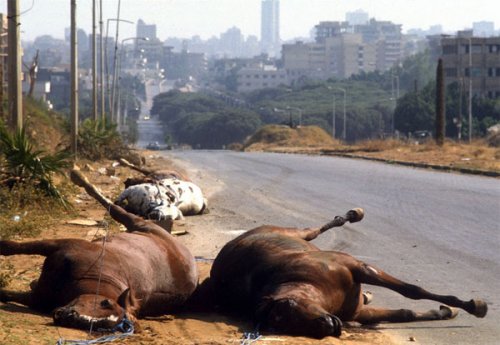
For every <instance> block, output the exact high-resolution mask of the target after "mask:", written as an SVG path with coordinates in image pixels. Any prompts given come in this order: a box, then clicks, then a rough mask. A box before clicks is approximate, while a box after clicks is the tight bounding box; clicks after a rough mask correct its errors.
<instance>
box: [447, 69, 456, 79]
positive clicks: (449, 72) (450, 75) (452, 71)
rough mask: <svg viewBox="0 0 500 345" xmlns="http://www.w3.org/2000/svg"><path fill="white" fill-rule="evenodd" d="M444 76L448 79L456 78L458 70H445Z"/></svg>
mask: <svg viewBox="0 0 500 345" xmlns="http://www.w3.org/2000/svg"><path fill="white" fill-rule="evenodd" d="M444 74H445V76H447V77H456V76H457V69H456V68H445V69H444Z"/></svg>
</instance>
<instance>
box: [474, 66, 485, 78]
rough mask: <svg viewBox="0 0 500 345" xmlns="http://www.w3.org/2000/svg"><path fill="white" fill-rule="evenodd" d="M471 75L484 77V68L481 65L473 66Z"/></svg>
mask: <svg viewBox="0 0 500 345" xmlns="http://www.w3.org/2000/svg"><path fill="white" fill-rule="evenodd" d="M471 75H472V77H473V78H474V77H482V76H483V70H482V68H481V67H472V69H471Z"/></svg>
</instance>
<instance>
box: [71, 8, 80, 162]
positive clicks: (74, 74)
mask: <svg viewBox="0 0 500 345" xmlns="http://www.w3.org/2000/svg"><path fill="white" fill-rule="evenodd" d="M77 137H78V50H77V40H76V0H71V152H72V153H73V154H74V155H75V157H76V153H77V142H78V141H77Z"/></svg>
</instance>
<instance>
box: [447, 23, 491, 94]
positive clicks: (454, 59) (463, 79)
mask: <svg viewBox="0 0 500 345" xmlns="http://www.w3.org/2000/svg"><path fill="white" fill-rule="evenodd" d="M441 49H442V59H443V67H444V72H445V80H446V83H447V84H450V83H454V82H458V83H459V84H461V85H464V87H466V89H468V87H469V81H472V94H473V95H479V96H483V97H488V98H500V37H499V36H497V37H475V36H473V34H472V31H471V30H467V31H459V32H458V33H457V35H456V36H448V37H446V36H445V37H443V38H442V39H441Z"/></svg>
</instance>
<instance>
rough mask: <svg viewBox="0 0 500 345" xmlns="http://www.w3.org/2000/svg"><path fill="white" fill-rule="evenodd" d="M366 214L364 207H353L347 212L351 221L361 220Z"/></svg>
mask: <svg viewBox="0 0 500 345" xmlns="http://www.w3.org/2000/svg"><path fill="white" fill-rule="evenodd" d="M364 216H365V211H363V209H362V208H353V209H352V210H350V211H349V212H347V219H348V220H349V222H350V223H356V222H359V221H360V220H361V219H363V217H364Z"/></svg>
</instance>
